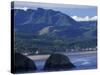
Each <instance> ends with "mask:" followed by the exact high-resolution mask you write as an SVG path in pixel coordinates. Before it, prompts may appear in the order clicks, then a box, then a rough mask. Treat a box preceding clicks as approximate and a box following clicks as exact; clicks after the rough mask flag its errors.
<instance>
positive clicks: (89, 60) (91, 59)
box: [35, 53, 97, 71]
mask: <svg viewBox="0 0 100 75" xmlns="http://www.w3.org/2000/svg"><path fill="white" fill-rule="evenodd" d="M68 57H69V58H70V61H71V62H72V63H73V64H74V65H75V66H76V68H75V69H74V70H81V69H95V68H97V55H96V53H95V54H82V55H81V54H79V55H68ZM35 64H36V66H37V69H38V71H43V67H44V65H45V60H37V61H35Z"/></svg>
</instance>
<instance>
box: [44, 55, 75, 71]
mask: <svg viewBox="0 0 100 75" xmlns="http://www.w3.org/2000/svg"><path fill="white" fill-rule="evenodd" d="M74 67H75V66H74V65H73V64H72V63H71V62H70V59H69V58H68V57H67V56H65V55H62V54H52V55H51V56H50V57H49V58H48V59H47V61H46V63H45V66H44V70H47V71H49V70H50V71H51V70H52V71H56V70H69V69H72V68H74Z"/></svg>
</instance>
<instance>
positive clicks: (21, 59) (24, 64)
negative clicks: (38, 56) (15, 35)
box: [15, 53, 36, 72]
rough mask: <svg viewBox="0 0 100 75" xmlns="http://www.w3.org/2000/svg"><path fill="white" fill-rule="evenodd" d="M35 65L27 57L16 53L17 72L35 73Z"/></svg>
mask: <svg viewBox="0 0 100 75" xmlns="http://www.w3.org/2000/svg"><path fill="white" fill-rule="evenodd" d="M35 70H36V66H35V63H34V62H33V61H32V60H31V59H29V58H27V57H26V56H24V55H22V54H20V53H15V72H28V71H35Z"/></svg>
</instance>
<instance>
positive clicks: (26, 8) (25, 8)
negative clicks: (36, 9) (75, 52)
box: [14, 7, 29, 11]
mask: <svg viewBox="0 0 100 75" xmlns="http://www.w3.org/2000/svg"><path fill="white" fill-rule="evenodd" d="M14 9H22V10H24V11H27V10H28V9H29V8H28V7H15V8H14Z"/></svg>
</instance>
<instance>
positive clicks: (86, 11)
mask: <svg viewBox="0 0 100 75" xmlns="http://www.w3.org/2000/svg"><path fill="white" fill-rule="evenodd" d="M14 7H15V8H28V9H37V8H44V9H53V10H56V11H61V12H63V13H65V14H67V15H69V16H97V7H96V6H84V5H68V4H48V3H36V2H35V3H34V2H23V1H16V2H14Z"/></svg>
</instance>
